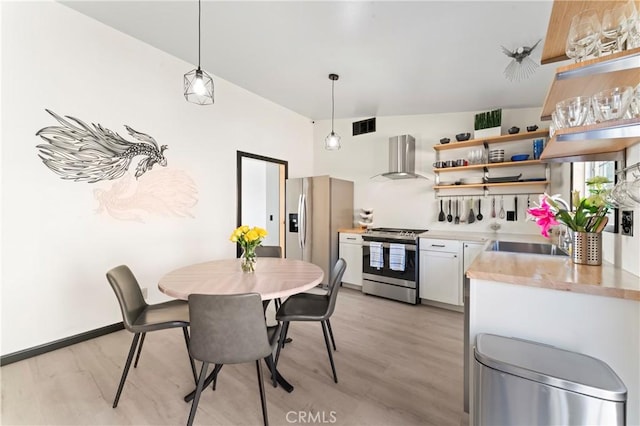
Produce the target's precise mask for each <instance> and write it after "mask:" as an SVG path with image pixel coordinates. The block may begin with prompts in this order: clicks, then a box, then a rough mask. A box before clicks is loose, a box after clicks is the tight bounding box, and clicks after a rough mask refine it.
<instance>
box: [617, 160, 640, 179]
mask: <svg viewBox="0 0 640 426" xmlns="http://www.w3.org/2000/svg"><path fill="white" fill-rule="evenodd" d="M633 169H636V170H637V172H638V173H640V162H637V163H635V164H632V165H630V166H627V167H625V168H624V169H622V170H618V171H616V174H617V175H621V174H623V173H626V172H628V171H631V172H632V173H634V176H635V171H634V170H633Z"/></svg>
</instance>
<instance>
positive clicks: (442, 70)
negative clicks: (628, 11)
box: [62, 0, 557, 119]
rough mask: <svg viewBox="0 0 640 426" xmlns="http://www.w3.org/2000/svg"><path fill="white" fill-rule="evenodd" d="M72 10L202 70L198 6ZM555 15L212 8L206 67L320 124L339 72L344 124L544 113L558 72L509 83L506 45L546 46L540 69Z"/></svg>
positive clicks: (329, 6)
mask: <svg viewBox="0 0 640 426" xmlns="http://www.w3.org/2000/svg"><path fill="white" fill-rule="evenodd" d="M62 3H64V4H65V5H67V6H69V7H71V8H73V9H75V10H77V11H79V12H81V13H83V14H86V15H88V16H91V17H93V18H95V19H97V20H98V21H101V22H103V23H105V24H107V25H109V26H111V27H113V28H115V29H117V30H120V31H122V32H124V33H126V34H129V35H131V36H133V37H135V38H137V39H140V40H142V41H144V42H146V43H148V44H150V45H152V46H154V47H156V48H158V49H161V50H163V51H165V52H167V53H169V54H171V55H174V56H176V57H178V58H180V59H183V60H185V61H187V62H190V63H193V64H197V62H198V50H197V47H198V44H197V40H198V38H197V37H198V32H197V28H198V26H197V23H198V3H197V1H194V0H180V1H96V0H88V1H78V0H73V1H62ZM551 6H552V2H551V1H550V0H547V1H507V2H498V1H464V2H463V1H423V2H400V1H386V2H377V1H374V2H371V1H370V2H363V1H358V2H347V1H319V2H309V1H258V2H248V1H203V3H202V60H201V62H202V68H203V69H205V70H206V71H208V72H210V73H212V74H214V75H216V76H219V77H222V78H224V79H225V80H228V81H230V82H232V83H234V84H236V85H238V86H241V87H243V88H245V89H247V90H249V91H251V92H253V93H256V94H258V95H260V96H263V97H265V98H267V99H270V100H271V101H273V102H275V103H278V104H280V105H283V106H285V107H287V108H289V109H291V110H293V111H296V112H298V113H300V114H302V115H304V116H306V117H309V118H311V119H326V118H330V116H331V81H330V80H329V79H328V74H329V73H337V74H339V75H340V79H339V80H338V81H337V82H336V86H335V98H336V101H335V102H336V118H347V117H350V118H351V117H373V116H389V115H407V114H427V113H440V112H457V111H478V110H488V109H492V108H496V107H503V108H519V107H535V106H541V105H542V103H543V101H544V97H545V95H546V92H547V88H548V86H549V84H550V82H551V79H552V75H553V71H554V69H555V67H556V66H557V64H552V65H545V66H541V67H540V68H538V69H537V70H536V73H535V74H534V75H533V76H532V77H531V78H529V79H528V80H525V81H522V82H519V83H513V82H510V81H508V80H507V79H506V78H505V77H504V75H503V70H504V68H505V67H506V66H507V65H508V64H509V62H510V61H511V59H510V58H508V57H507V56H505V55H504V54H503V53H502V51H501V47H500V46H501V45H504V46H505V47H507V48H509V49H512V50H515V49H516V48H517V47H518V46H522V45H533V44H534V43H535V42H536V41H537V40H538V39H540V38H542V39H543V41H542V42H541V43H540V44H539V45H538V47H537V48H536V50H535V51H534V53H533V55H532V58H533V59H534V61H535V62H536V63H539V62H540V53H541V51H542V46H543V44H544V36H545V33H546V28H547V25H548V22H549V16H550V13H551ZM187 68H188V67H187ZM189 70H190V68H189V69H185V72H187V71H189ZM149 71H150V72H153V70H149ZM176 78H177V79H182V76H181V75H178V76H176ZM223 103H224V99H218V98H217V99H216V104H223Z"/></svg>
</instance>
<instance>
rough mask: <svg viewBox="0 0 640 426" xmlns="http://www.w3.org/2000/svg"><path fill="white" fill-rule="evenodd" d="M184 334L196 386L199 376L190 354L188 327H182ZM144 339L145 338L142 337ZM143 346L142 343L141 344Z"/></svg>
mask: <svg viewBox="0 0 640 426" xmlns="http://www.w3.org/2000/svg"><path fill="white" fill-rule="evenodd" d="M182 334H184V343H185V344H186V345H187V355H189V363H191V373H192V374H193V381H194V382H195V384H196V385H197V384H198V374H197V373H196V364H195V362H193V357H192V356H191V352H189V332H188V331H187V327H182ZM142 338H143V339H144V336H142ZM140 346H142V343H141V344H140Z"/></svg>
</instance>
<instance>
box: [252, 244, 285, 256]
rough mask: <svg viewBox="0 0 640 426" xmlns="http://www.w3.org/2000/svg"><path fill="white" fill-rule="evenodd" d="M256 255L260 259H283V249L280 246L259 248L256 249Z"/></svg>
mask: <svg viewBox="0 0 640 426" xmlns="http://www.w3.org/2000/svg"><path fill="white" fill-rule="evenodd" d="M256 255H257V256H258V257H282V248H281V247H280V246H258V247H256Z"/></svg>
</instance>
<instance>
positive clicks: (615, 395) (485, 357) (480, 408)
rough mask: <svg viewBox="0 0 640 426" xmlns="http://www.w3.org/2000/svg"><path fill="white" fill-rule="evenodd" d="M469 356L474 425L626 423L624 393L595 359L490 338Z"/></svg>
mask: <svg viewBox="0 0 640 426" xmlns="http://www.w3.org/2000/svg"><path fill="white" fill-rule="evenodd" d="M474 355H475V368H474V370H475V376H474V388H475V391H474V393H475V396H474V400H473V418H472V420H471V421H472V422H473V424H475V425H478V426H484V425H491V426H497V425H515V424H521V425H624V424H625V423H626V422H625V415H626V400H627V388H626V387H625V385H624V383H622V381H621V380H620V378H619V377H618V376H617V375H616V373H614V371H613V370H612V369H611V368H610V367H609V366H608V365H607V364H605V363H604V362H602V361H600V360H598V359H596V358H592V357H590V356H587V355H583V354H579V353H576V352H570V351H566V350H562V349H559V348H555V347H553V346H549V345H544V344H540V343H536V342H531V341H527V340H519V339H514V338H508V337H503V336H496V335H493V334H479V335H478V336H477V337H476V347H475V352H474Z"/></svg>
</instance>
